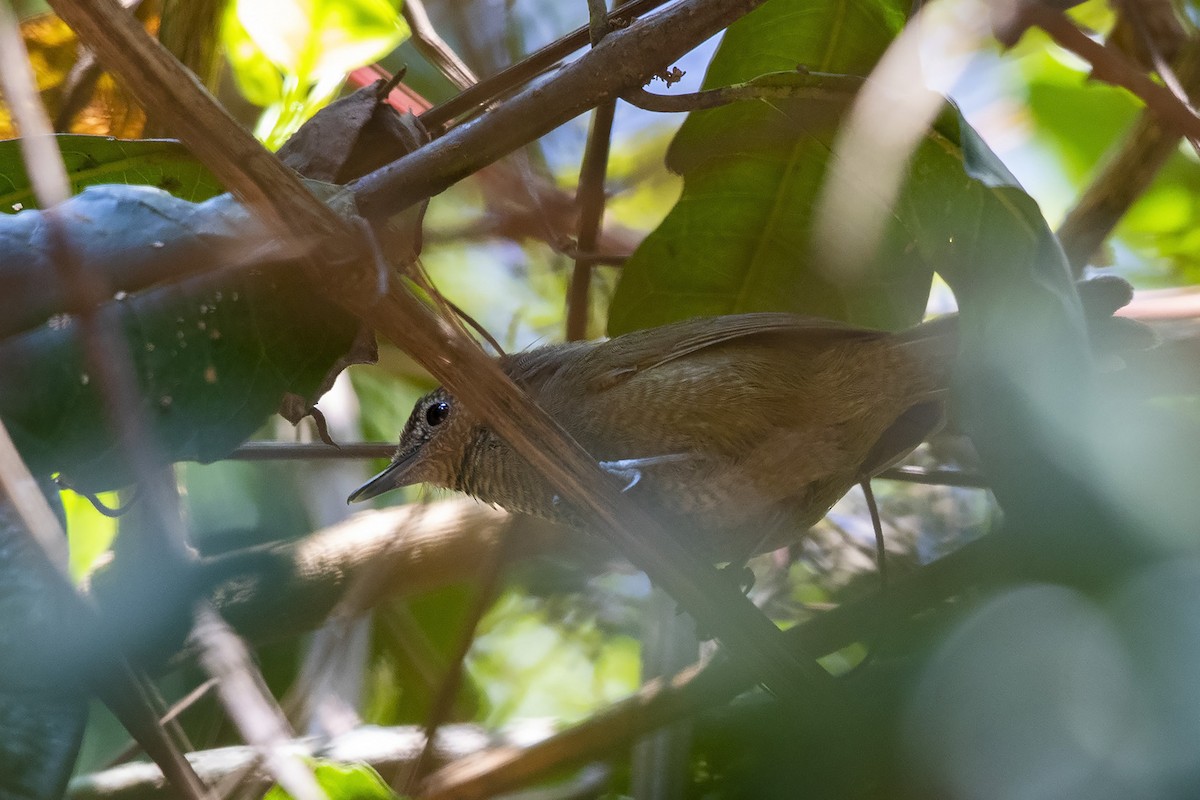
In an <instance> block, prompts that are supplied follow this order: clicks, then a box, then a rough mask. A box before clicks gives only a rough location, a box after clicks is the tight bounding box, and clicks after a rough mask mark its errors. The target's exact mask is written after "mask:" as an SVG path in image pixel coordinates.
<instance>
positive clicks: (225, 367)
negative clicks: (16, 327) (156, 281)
mask: <svg viewBox="0 0 1200 800" xmlns="http://www.w3.org/2000/svg"><path fill="white" fill-rule="evenodd" d="M61 213H63V215H64V216H66V217H68V218H70V219H71V220H72V223H73V224H72V225H71V227H70V230H69V236H70V239H71V241H72V242H73V247H74V250H75V252H76V255H77V257H78V258H79V259H80V260H81V262H82V263H81V266H82V267H83V268H84V269H86V270H89V271H93V272H96V273H98V274H105V275H108V276H109V277H110V283H117V284H118V285H121V284H120V282H119V281H117V280H112V279H111V276H112V275H113V274H114V273H122V271H123V270H130V269H135V268H137V266H138V263H139V262H140V261H143V260H144V261H145V262H147V264H148V265H150V266H153V265H154V264H155V263H158V264H160V265H161V264H162V263H167V264H171V265H173V266H174V267H175V269H176V271H177V274H180V275H188V274H190V275H191V276H192V277H188V278H183V279H180V280H178V281H176V282H174V283H170V284H166V285H158V286H150V287H149V288H146V289H144V290H142V291H139V292H136V293H131V294H129V295H128V296H122V297H118V298H116V299H115V300H114V302H112V303H110V304H108V305H106V306H104V307H103V309H102V313H104V314H107V315H108V317H109V321H110V322H111V323H112V324H113V325H115V326H116V328H117V329H118V330H119V331H120V332H121V333H122V334H123V336H124V339H125V341H126V343H127V344H128V347H129V352H130V355H131V357H132V360H133V366H134V369H135V371H136V374H137V377H138V379H139V389H140V397H141V412H142V414H143V415H144V418H145V419H147V420H149V421H150V423H151V425H152V426H153V432H154V434H155V435H156V438H157V440H158V442H159V445H160V446H161V447H162V448H163V450H164V452H165V455H166V456H167V458H168V459H169V460H172V461H179V460H197V461H211V460H214V459H216V458H220V457H223V456H224V455H226V454H227V453H228V452H229V450H230V449H232V448H233V447H235V446H236V445H237V444H239V443H241V442H242V441H243V440H244V439H245V438H246V437H247V436H249V435H250V434H251V433H252V432H253V431H254V430H256V429H257V428H258V427H259V426H260V425H262V423H263V422H264V421H265V420H266V418H267V417H268V416H269V415H270V414H271V413H273V412H274V411H275V410H277V409H278V408H279V405H280V402H281V400H282V397H283V395H284V394H285V393H287V392H291V393H294V394H297V395H300V396H302V397H305V398H309V400H310V401H315V397H314V395H315V394H316V393H317V392H318V389H319V388H320V387H322V386H323V385H324V382H325V380H326V377H327V376H328V375H329V373H330V371H331V369H332V368H333V367H334V365H335V364H336V363H337V362H338V361H339V360H340V359H342V358H343V357H344V356H346V355H347V353H349V352H350V351H351V349H352V344H353V343H354V341H355V337H356V335H357V333H358V331H359V327H360V325H359V322H358V321H357V320H356V319H355V318H353V317H351V316H350V315H349V314H347V313H346V312H344V311H342V310H341V309H340V308H338V307H337V306H335V305H333V304H332V303H330V302H329V301H328V299H327V298H326V297H325V296H324V293H322V292H320V291H318V290H317V289H316V288H315V287H313V286H312V285H311V284H310V282H309V281H308V279H307V278H306V277H305V276H304V274H303V271H302V270H299V269H297V268H296V265H295V264H294V263H290V262H282V263H281V262H273V263H271V262H262V261H261V260H260V261H259V262H256V263H253V264H244V263H241V262H242V261H244V259H245V255H244V254H245V253H246V252H247V243H248V242H250V243H252V242H254V241H255V239H254V238H253V237H254V236H255V235H256V234H255V231H259V230H260V229H258V228H257V225H256V224H255V223H254V222H253V218H252V217H250V216H249V214H248V212H246V211H245V209H244V208H242V207H241V206H240V205H238V204H237V203H236V202H234V201H233V200H232V199H231V198H230V197H229V196H228V195H222V196H220V197H217V198H214V199H213V200H210V201H208V202H207V203H204V204H201V205H193V204H190V203H186V202H184V201H182V200H179V199H177V198H173V197H171V196H170V195H167V194H166V193H163V192H157V191H155V190H152V189H149V188H147V187H139V186H108V187H91V188H89V189H87V190H86V191H84V192H83V193H82V194H80V195H78V196H76V197H74V198H72V199H71V200H70V201H68V202H67V203H65V204H64V205H63V206H62V207H61ZM39 215H40V212H35V211H26V212H22V213H21V214H18V215H16V216H0V279H2V280H4V281H5V283H6V285H7V286H8V287H9V288H10V290H11V291H10V292H9V295H10V296H9V297H8V298H7V300H6V302H7V301H8V300H11V301H12V302H13V303H18V304H19V303H20V302H21V300H20V298H21V296H22V295H28V296H30V297H34V296H37V295H34V292H35V290H37V289H38V288H39V287H43V288H47V289H53V288H54V287H55V286H56V282H55V281H47V280H45V276H46V275H49V274H53V271H54V270H53V266H52V264H51V263H50V259H49V247H50V246H49V245H48V244H47V243H46V239H45V236H46V233H45V225H44V224H42V223H41V222H40V217H39ZM250 252H252V250H250ZM222 254H224V255H222ZM222 261H224V262H226V263H229V262H230V261H232V263H233V264H234V265H240V266H241V269H238V270H236V271H234V272H232V274H230V272H229V271H221V270H213V269H212V268H213V267H214V266H217V265H220V264H221V263H222ZM131 265H132V266H131ZM251 267H252V268H251ZM147 268H148V267H147ZM202 268H207V269H208V271H202ZM197 273H198V274H197ZM39 276H40V280H39ZM22 287H25V288H26V289H28V291H24V292H17V289H20V288H22ZM13 295H15V296H13ZM37 297H38V299H39V303H42V302H44V305H40V306H39V307H40V308H42V309H43V313H45V311H46V310H49V309H53V308H54V297H53V295H50V296H48V297H42V296H37ZM23 305H24V306H35V305H39V304H38V303H34V302H32V301H27V302H25V303H24V304H23ZM5 308H6V310H5V315H8V314H9V313H10V312H11V314H17V313H25V312H21V308H20V307H16V306H14V307H13V308H11V309H10V308H8V307H7V306H6V307H5ZM34 311H36V309H34ZM43 318H44V317H43ZM35 324H36V321H35ZM78 336H79V325H78V322H77V321H76V320H74V319H73V318H70V317H65V316H57V317H53V318H51V319H50V320H49V321H47V322H46V323H44V324H42V325H40V327H36V328H33V329H31V330H28V331H26V332H25V333H22V334H20V335H16V336H10V337H8V338H6V339H4V340H3V341H0V417H2V418H3V419H4V422H5V424H6V425H7V426H8V428H9V431H10V433H11V434H12V437H13V439H14V441H16V443H17V446H18V447H19V448H20V450H21V452H22V455H23V456H24V457H25V458H26V460H27V462H28V463H29V466H30V468H31V469H32V470H33V471H34V472H35V473H37V474H47V473H49V472H53V471H62V472H64V473H65V474H66V475H67V477H68V478H69V479H70V480H71V482H72V485H75V486H78V487H80V488H81V489H86V490H92V491H96V490H104V489H110V488H116V487H119V486H122V485H124V484H126V483H127V482H128V477H129V476H128V471H127V469H126V465H125V463H124V461H123V459H122V458H121V457H120V455H119V453H118V450H117V448H116V446H115V444H114V442H113V441H112V438H111V436H110V433H109V429H108V424H107V422H106V419H107V416H106V414H105V412H104V404H103V401H102V398H101V395H100V392H99V391H98V388H97V385H96V381H95V380H93V378H94V376H92V375H90V374H89V372H88V370H87V369H86V368H85V359H84V356H83V352H82V350H81V348H80V345H79V341H78Z"/></svg>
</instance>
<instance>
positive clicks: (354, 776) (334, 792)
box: [263, 761, 399, 800]
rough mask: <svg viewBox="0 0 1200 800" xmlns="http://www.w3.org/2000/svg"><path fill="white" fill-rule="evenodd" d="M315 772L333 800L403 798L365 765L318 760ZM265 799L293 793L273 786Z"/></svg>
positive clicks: (283, 799)
mask: <svg viewBox="0 0 1200 800" xmlns="http://www.w3.org/2000/svg"><path fill="white" fill-rule="evenodd" d="M313 774H314V775H316V777H317V784H318V785H319V786H320V787H321V789H322V790H323V791H324V792H325V796H326V797H327V798H329V800H399V795H397V794H396V793H395V792H393V791H392V790H391V788H390V787H389V786H388V785H387V784H386V783H384V781H383V778H381V777H379V773H378V772H376V771H375V770H373V769H371V768H370V767H368V766H365V765H361V764H359V765H355V766H348V765H345V764H337V763H335V762H332V761H317V762H315V763H313ZM263 800H292V795H290V794H288V793H287V792H286V791H284V789H283V788H282V787H280V786H273V787H272V788H271V789H270V791H268V792H267V794H266V796H265V797H264V798H263Z"/></svg>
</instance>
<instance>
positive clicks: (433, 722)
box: [404, 525, 512, 795]
mask: <svg viewBox="0 0 1200 800" xmlns="http://www.w3.org/2000/svg"><path fill="white" fill-rule="evenodd" d="M511 541H512V526H511V525H508V526H505V528H504V530H503V531H501V533H500V536H499V538H498V539H497V541H496V544H495V546H494V547H492V549H491V550H489V551H488V556H489V557H488V558H486V559H485V560H484V561H483V562H482V563H481V564H480V574H479V581H478V588H477V589H476V593H475V599H474V600H473V601H472V603H471V608H470V610H469V612H468V614H467V617H466V619H465V620H464V621H463V626H462V630H461V631H460V633H459V637H458V641H457V642H456V644H455V647H454V652H453V653H451V654H450V658H449V663H448V664H447V667H446V673H445V675H444V676H443V677H442V680H441V683H440V684H439V685H438V689H437V692H436V693H435V694H434V697H433V702H432V703H430V706H429V718H428V719H427V720H426V722H425V745H424V746H423V747H422V748H421V753H420V755H419V756H417V760H416V761H415V762H414V763H413V766H412V770H411V771H410V772H409V773H408V778H407V780H406V781H405V787H404V794H405V795H408V794H414V792H413V790H414V789H415V788H416V787H417V786H418V785H419V784H420V783H421V782H422V781H423V780H424V779H425V777H426V775H427V774H428V772H429V769H430V767H431V766H432V762H431V760H430V759H431V756H432V755H433V753H434V743H435V742H436V741H437V734H438V728H440V727H441V726H442V725H444V724H445V723H446V721H447V720H448V719H449V718H450V711H451V709H452V708H453V707H454V699H455V697H457V695H458V691H459V688H460V687H461V686H462V678H463V670H464V666H465V664H466V660H467V653H468V652H470V650H471V644H472V643H473V642H474V641H475V632H476V631H477V630H478V629H479V623H480V621H482V620H483V615H484V614H485V613H486V612H487V610H488V609H489V608H490V607H491V605H492V603H494V602H495V600H496V595H497V593H498V592H499V587H500V575H501V573H502V571H503V568H504V566H505V564H506V562H507V561H508V558H507V556H508V552H509V543H510V542H511Z"/></svg>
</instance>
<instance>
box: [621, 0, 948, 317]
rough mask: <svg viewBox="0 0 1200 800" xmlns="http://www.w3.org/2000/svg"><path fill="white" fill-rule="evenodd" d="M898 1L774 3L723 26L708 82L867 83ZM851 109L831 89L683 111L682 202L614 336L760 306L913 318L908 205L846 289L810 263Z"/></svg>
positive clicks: (918, 278) (627, 284)
mask: <svg viewBox="0 0 1200 800" xmlns="http://www.w3.org/2000/svg"><path fill="white" fill-rule="evenodd" d="M901 5H902V4H899V3H888V2H861V3H860V2H855V3H849V4H846V3H836V2H817V3H813V2H800V0H775V2H772V3H769V4H767V5H765V6H763V7H762V8H760V9H758V10H756V11H755V12H753V13H751V14H749V15H748V16H746V17H744V18H743V19H741V20H740V21H738V22H737V23H735V24H734V25H732V26H731V27H730V28H729V30H728V31H727V33H726V35H725V38H724V40H723V41H722V44H721V47H720V49H719V51H718V52H717V55H716V56H715V57H714V59H713V62H712V65H711V66H710V67H709V71H708V74H707V76H706V77H705V81H704V85H705V87H707V88H713V87H719V86H727V85H731V84H736V83H741V82H746V81H752V80H755V79H757V78H759V77H760V76H763V75H767V74H769V73H783V72H787V71H789V70H794V69H795V68H796V66H797V65H801V64H802V65H804V66H805V67H807V68H809V69H810V70H813V71H815V72H829V73H844V74H852V75H865V74H867V73H868V72H869V71H870V69H871V67H872V66H873V65H874V63H875V61H876V60H877V59H878V57H879V56H880V54H881V53H882V52H883V50H884V48H886V47H887V45H888V43H889V42H890V41H891V39H892V37H893V36H894V35H895V33H896V32H897V31H898V30H899V28H900V26H901V24H902V23H903V19H904V15H903V12H902V9H901V7H900V6H901ZM798 17H803V19H804V20H805V23H804V24H803V25H800V24H795V20H796V18H798ZM831 32H836V33H835V34H831ZM775 80H778V77H777V76H776V78H775ZM845 104H846V103H845V94H844V91H842V90H841V89H840V88H839V91H836V92H831V93H830V97H829V98H827V99H823V100H813V99H803V98H799V99H787V100H771V101H769V102H767V101H743V102H739V103H734V104H732V105H729V106H725V107H723V108H718V109H713V110H708V111H700V112H694V113H692V114H691V115H689V117H688V120H687V122H685V123H684V126H683V128H682V129H681V130H680V132H679V135H678V137H677V138H676V140H675V142H674V143H673V145H672V147H671V151H670V153H669V165H670V166H671V168H672V169H674V170H675V171H677V172H679V173H681V174H682V175H683V176H684V190H683V194H682V196H681V197H680V199H679V202H678V203H677V205H676V206H675V208H674V209H673V210H672V211H671V213H670V214H669V215H668V216H667V218H666V220H665V221H664V222H663V224H662V225H661V226H659V228H658V229H657V230H656V231H654V232H653V233H652V234H650V236H649V237H647V239H646V240H645V242H644V243H643V244H642V246H641V247H640V248H639V249H638V251H637V252H636V253H635V254H634V256H633V258H632V259H631V260H630V261H629V262H627V263H626V265H625V268H624V269H623V270H622V275H621V282H620V284H619V286H618V288H617V293H616V296H615V298H614V299H613V306H612V311H611V314H610V318H609V332H610V333H612V334H619V333H623V332H625V331H628V330H632V329H634V328H640V327H647V326H652V325H657V324H662V323H665V322H670V321H673V320H677V319H682V318H686V317H692V316H701V315H716V314H729V313H736V312H741V311H752V310H764V309H775V310H788V311H795V312H800V313H808V314H817V315H821V316H826V317H834V318H841V319H850V320H853V321H856V322H860V323H864V324H871V325H878V326H884V327H898V326H901V325H905V324H910V323H912V322H915V321H917V320H918V319H919V318H920V315H921V313H922V312H923V311H924V306H925V299H926V297H927V295H928V290H929V282H930V280H931V277H932V267H931V266H930V265H929V264H928V263H926V262H925V261H924V260H923V259H922V258H921V257H920V256H919V254H918V253H916V252H915V249H914V248H912V247H911V243H912V241H913V239H914V238H915V237H916V235H918V234H915V233H913V232H911V231H908V230H905V223H910V220H909V218H908V217H906V216H905V214H906V213H907V211H908V209H907V208H904V207H901V208H899V209H897V214H898V215H899V216H900V217H901V221H900V224H898V225H893V226H892V228H893V230H892V231H891V232H890V233H889V239H888V241H887V242H885V245H884V247H883V251H884V254H885V255H884V256H883V257H881V258H880V259H879V260H878V261H877V263H875V264H874V265H872V266H871V267H870V268H868V270H867V271H866V273H865V274H864V275H862V276H861V277H859V278H857V279H855V280H852V281H845V280H843V279H841V278H838V277H836V276H829V275H825V274H822V273H821V272H820V271H819V269H818V268H817V265H815V264H813V263H811V258H810V252H809V225H810V217H811V211H812V208H813V204H814V200H815V198H816V196H817V193H818V191H819V190H820V187H821V185H822V182H823V180H824V175H825V170H826V164H827V160H828V155H829V152H830V147H831V142H832V139H833V135H834V125H835V123H836V122H837V119H838V118H839V116H840V114H841V112H842V111H843V110H844V108H845ZM923 157H924V153H923V152H922V153H919V154H918V155H917V157H916V158H917V162H918V163H920V160H921V159H922V158H923Z"/></svg>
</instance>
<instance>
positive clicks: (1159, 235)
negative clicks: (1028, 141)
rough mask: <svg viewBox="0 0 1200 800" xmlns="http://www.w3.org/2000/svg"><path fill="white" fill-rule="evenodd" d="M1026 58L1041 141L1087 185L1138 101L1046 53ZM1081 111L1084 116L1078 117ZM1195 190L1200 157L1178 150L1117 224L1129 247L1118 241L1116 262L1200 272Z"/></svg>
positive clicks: (1074, 179)
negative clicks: (1118, 249)
mask: <svg viewBox="0 0 1200 800" xmlns="http://www.w3.org/2000/svg"><path fill="white" fill-rule="evenodd" d="M1021 66H1022V74H1023V77H1025V79H1026V86H1027V90H1026V91H1027V105H1028V108H1029V110H1030V111H1031V112H1032V115H1033V121H1034V122H1035V123H1036V128H1035V133H1036V135H1037V136H1038V141H1039V143H1040V144H1042V145H1043V146H1045V147H1048V148H1049V149H1050V151H1051V154H1052V155H1053V156H1054V163H1055V164H1057V165H1059V166H1060V167H1061V168H1062V170H1063V173H1064V175H1065V177H1066V178H1067V179H1068V180H1069V181H1070V182H1071V184H1073V185H1074V187H1075V188H1076V189H1078V190H1082V189H1083V187H1084V186H1085V185H1086V184H1087V183H1088V182H1089V181H1090V180H1091V179H1092V177H1093V175H1094V174H1095V171H1096V166H1097V164H1099V163H1101V162H1102V161H1103V159H1104V157H1105V154H1106V153H1108V152H1109V150H1111V149H1112V148H1114V147H1116V146H1117V145H1118V144H1119V143H1120V142H1121V140H1122V139H1123V137H1124V136H1125V133H1126V132H1127V131H1128V130H1129V129H1130V128H1131V127H1132V124H1133V122H1134V120H1135V119H1136V118H1137V116H1138V115H1139V113H1141V106H1140V105H1139V103H1138V102H1137V101H1136V100H1135V99H1134V98H1133V97H1132V96H1131V95H1130V94H1129V93H1128V92H1126V91H1124V90H1122V89H1117V88H1114V87H1112V86H1109V85H1107V84H1104V83H1101V82H1099V81H1088V80H1086V77H1085V73H1083V72H1081V71H1079V70H1078V69H1071V68H1070V67H1069V66H1067V65H1066V64H1064V63H1062V61H1060V60H1058V59H1055V58H1053V57H1051V56H1050V55H1049V54H1047V53H1044V52H1036V53H1031V54H1029V55H1026V56H1025V57H1023V58H1022V60H1021ZM1084 119H1086V120H1087V124H1086V125H1082V124H1080V120H1084ZM1198 196H1200V163H1197V161H1196V159H1195V158H1192V157H1189V156H1188V155H1185V154H1184V153H1183V152H1177V153H1176V154H1175V155H1173V156H1172V157H1171V158H1170V160H1169V161H1168V162H1167V163H1166V165H1165V166H1164V167H1163V168H1162V169H1161V170H1159V172H1158V173H1157V175H1155V177H1154V181H1153V183H1151V185H1150V188H1149V189H1148V190H1147V191H1146V192H1145V193H1144V194H1142V195H1141V196H1140V197H1139V198H1137V200H1136V201H1135V202H1134V204H1133V206H1132V207H1131V208H1130V210H1129V212H1128V213H1127V214H1126V215H1125V217H1124V218H1122V219H1121V221H1120V223H1119V224H1118V226H1117V228H1116V231H1115V239H1116V240H1117V241H1118V242H1119V243H1121V244H1123V245H1125V246H1126V247H1127V248H1128V249H1120V251H1119V252H1120V254H1121V259H1120V260H1119V261H1118V265H1119V266H1122V267H1124V268H1126V269H1127V270H1128V269H1129V268H1130V267H1132V268H1133V269H1134V270H1136V271H1137V272H1139V273H1141V274H1143V275H1148V276H1153V277H1154V278H1155V279H1159V280H1161V279H1162V278H1163V277H1166V274H1167V273H1168V270H1169V271H1172V272H1173V273H1174V275H1172V276H1171V277H1172V280H1178V279H1182V280H1184V281H1186V282H1188V283H1194V282H1196V281H1197V280H1200V256H1198V255H1197V253H1198V252H1200V236H1198V235H1197V234H1196V231H1197V230H1198V229H1200V202H1198V201H1197V199H1196V198H1197V197H1198Z"/></svg>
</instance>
